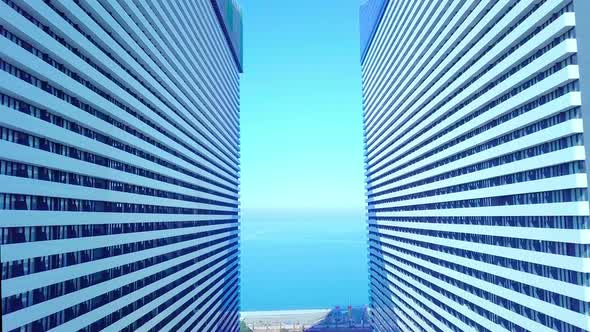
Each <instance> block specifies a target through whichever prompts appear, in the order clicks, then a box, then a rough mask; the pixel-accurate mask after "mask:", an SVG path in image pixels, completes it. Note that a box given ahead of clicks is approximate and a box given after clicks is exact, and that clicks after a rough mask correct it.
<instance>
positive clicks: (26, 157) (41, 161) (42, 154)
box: [0, 120, 237, 203]
mask: <svg viewBox="0 0 590 332" xmlns="http://www.w3.org/2000/svg"><path fill="white" fill-rule="evenodd" d="M0 121H1V120H0ZM0 150H2V159H5V160H10V161H15V162H19V163H24V164H29V165H34V166H38V167H47V168H51V169H58V170H62V171H65V172H71V173H75V174H81V175H86V176H91V177H96V178H101V179H108V180H111V181H118V182H122V183H128V184H132V185H136V186H142V187H148V188H152V189H157V190H164V191H170V192H174V193H178V194H183V195H188V196H193V197H201V198H206V199H213V200H217V201H221V202H226V203H233V202H235V199H230V198H226V197H223V196H219V195H216V194H210V193H207V192H203V191H198V190H194V189H189V188H186V187H182V186H179V185H175V184H172V183H167V182H162V181H158V180H154V179H150V178H147V177H144V176H140V175H136V174H131V173H127V172H124V171H120V170H117V169H114V168H110V167H103V166H99V165H95V164H93V163H89V162H85V161H81V160H77V159H73V158H69V157H66V156H62V155H58V154H55V153H51V152H47V151H43V150H40V149H36V148H32V147H28V146H23V145H19V144H16V143H12V142H7V141H3V140H0ZM39 183H46V182H39ZM191 183H192V184H195V185H199V186H201V187H205V188H207V189H210V190H215V191H217V192H221V193H224V194H226V195H236V194H234V193H231V192H230V191H228V190H226V189H224V188H221V187H216V186H214V185H211V184H210V183H208V182H204V181H202V180H198V179H194V180H192V181H191ZM236 198H237V196H236Z"/></svg>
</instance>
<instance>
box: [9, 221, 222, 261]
mask: <svg viewBox="0 0 590 332" xmlns="http://www.w3.org/2000/svg"><path fill="white" fill-rule="evenodd" d="M228 227H229V225H227V224H221V225H209V226H198V227H182V228H174V229H166V230H158V231H149V232H135V233H131V234H128V233H124V234H116V235H101V236H93V237H92V238H91V239H89V238H85V237H79V238H72V239H64V240H51V241H35V242H24V243H13V244H5V245H3V246H2V249H3V250H2V252H1V253H0V255H1V256H0V257H2V261H3V262H9V261H14V260H18V259H27V258H31V257H38V256H47V255H55V254H61V253H67V252H74V251H81V250H88V249H95V248H101V247H107V246H116V245H123V244H126V243H134V242H140V241H150V240H157V239H163V238H167V237H173V236H181V235H188V234H193V233H201V232H210V231H215V230H221V229H224V228H228ZM226 236H227V234H226Z"/></svg>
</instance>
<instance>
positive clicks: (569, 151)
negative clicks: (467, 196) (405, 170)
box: [368, 146, 586, 202]
mask: <svg viewBox="0 0 590 332" xmlns="http://www.w3.org/2000/svg"><path fill="white" fill-rule="evenodd" d="M585 159H586V156H585V151H584V147H583V146H572V147H568V148H565V149H561V150H557V151H552V152H549V153H545V154H542V155H538V156H533V157H530V158H525V159H521V160H517V161H514V162H511V163H507V164H502V165H498V166H495V167H491V168H487V169H482V170H479V171H475V172H472V173H468V174H463V175H460V176H456V177H452V178H448V179H444V180H441V181H436V182H432V183H428V184H424V185H421V186H418V187H414V188H408V189H404V190H400V191H397V192H393V193H389V194H382V193H383V192H385V191H387V190H391V189H395V188H396V187H398V186H402V185H405V184H408V183H411V182H413V181H418V180H423V179H425V178H427V176H423V175H419V176H417V177H416V178H409V179H402V180H400V181H396V182H394V183H391V184H387V185H385V186H382V187H379V188H378V189H379V191H376V192H373V191H369V192H368V193H369V194H376V195H379V196H378V197H375V198H369V199H368V202H372V201H374V200H376V199H384V198H392V197H397V196H402V195H407V194H413V193H418V192H423V191H427V190H433V189H438V188H443V187H448V186H453V185H459V184H463V183H469V182H473V180H475V179H477V180H483V179H489V178H493V177H496V176H501V175H506V174H513V173H517V172H522V171H527V170H531V169H537V168H542V167H549V166H554V165H558V164H561V163H564V162H569V161H575V160H585Z"/></svg>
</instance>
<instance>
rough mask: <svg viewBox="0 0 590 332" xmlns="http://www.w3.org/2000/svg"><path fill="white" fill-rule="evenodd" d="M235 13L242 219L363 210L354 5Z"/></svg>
mask: <svg viewBox="0 0 590 332" xmlns="http://www.w3.org/2000/svg"><path fill="white" fill-rule="evenodd" d="M240 4H241V6H242V9H243V13H244V74H243V76H242V80H241V207H242V210H248V209H264V210H268V209H285V208H287V209H304V210H310V209H342V208H346V209H354V210H357V211H358V210H362V209H363V208H364V171H363V137H362V111H361V85H360V65H359V41H358V38H359V37H358V35H359V32H358V7H359V0H321V1H318V0H298V1H286V0H285V1H278V0H240Z"/></svg>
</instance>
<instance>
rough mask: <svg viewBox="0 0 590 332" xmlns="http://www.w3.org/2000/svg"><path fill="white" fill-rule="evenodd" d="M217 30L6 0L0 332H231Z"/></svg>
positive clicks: (225, 47)
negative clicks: (0, 315)
mask: <svg viewBox="0 0 590 332" xmlns="http://www.w3.org/2000/svg"><path fill="white" fill-rule="evenodd" d="M213 1H214V0H213ZM223 24H224V23H223V22H221V21H220V20H219V18H218V16H217V15H216V13H215V10H214V3H213V2H211V1H165V0H154V1H139V0H135V1H127V0H104V1H97V0H84V1H72V0H45V1H37V0H1V1H0V35H1V36H0V69H1V70H0V98H1V105H0V232H1V237H0V239H1V243H0V245H1V247H0V249H1V250H0V252H1V253H0V256H1V257H0V258H1V263H2V293H1V296H2V331H48V330H50V331H68V332H69V331H79V330H80V331H230V332H231V331H238V330H239V326H238V311H239V304H238V303H239V292H238V286H239V284H238V244H239V243H238V236H239V235H238V232H239V225H238V192H239V136H240V135H239V73H240V71H241V70H240V68H241V67H240V65H239V64H238V63H236V61H235V59H234V56H233V55H232V53H231V49H230V44H229V42H228V40H227V38H226V36H225V35H224V31H223Z"/></svg>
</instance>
